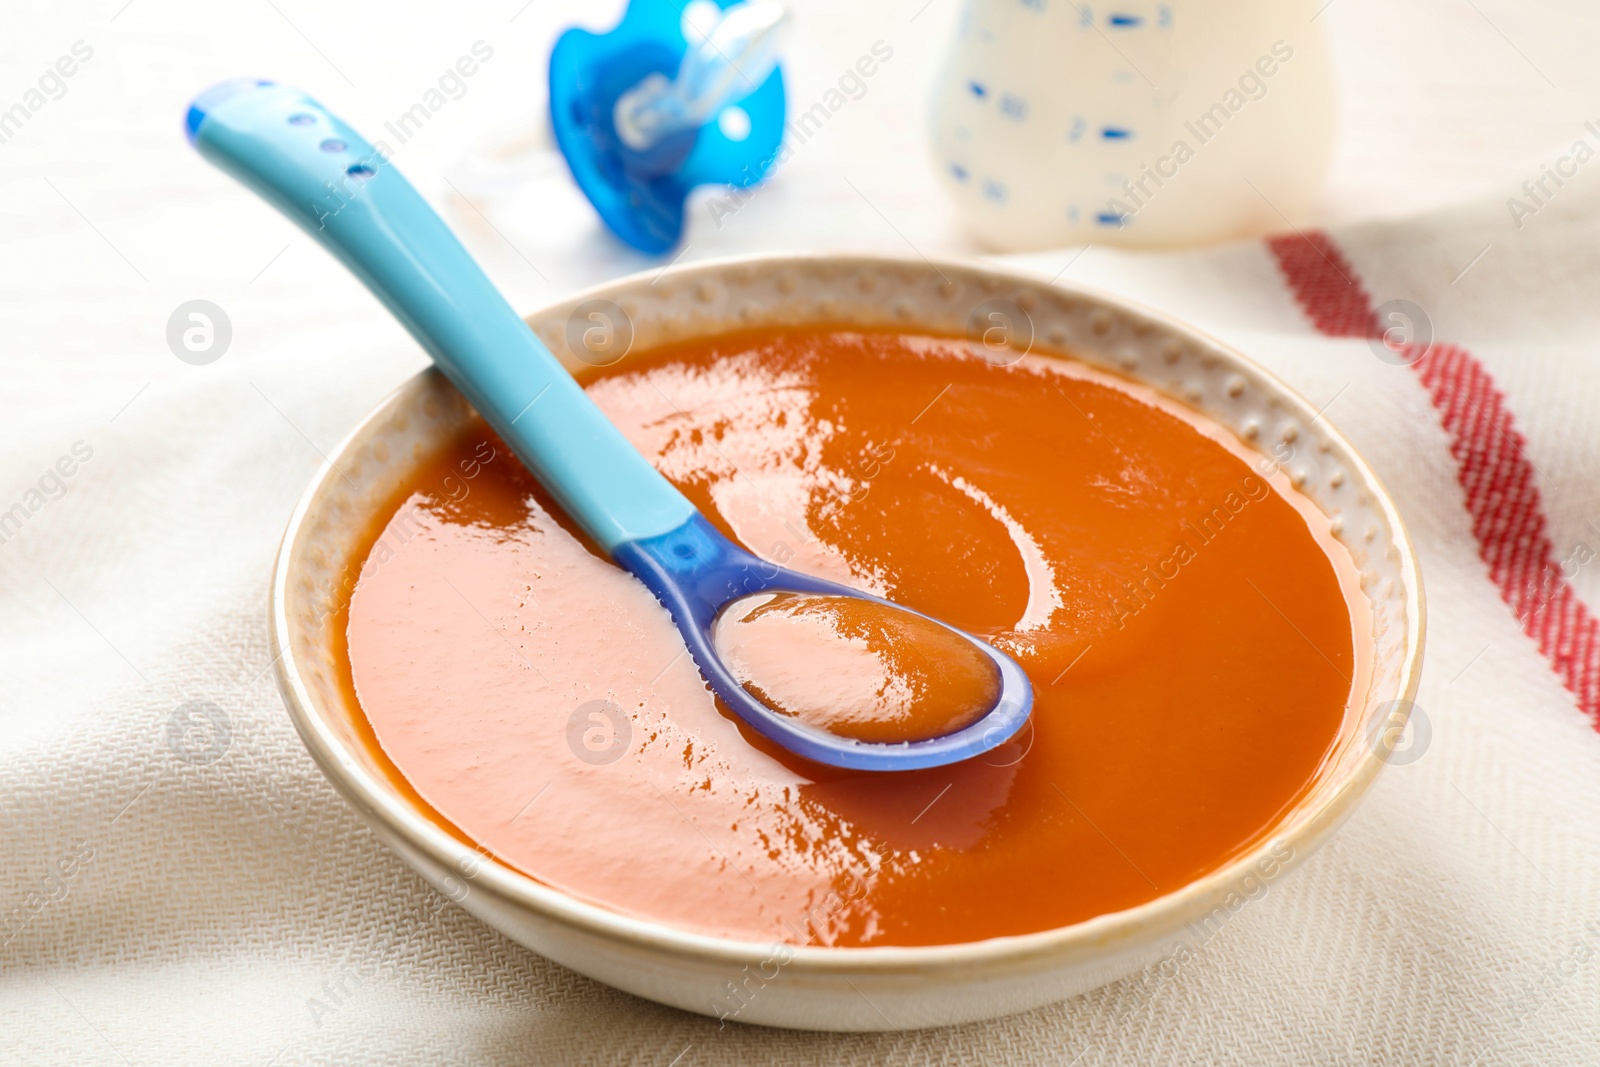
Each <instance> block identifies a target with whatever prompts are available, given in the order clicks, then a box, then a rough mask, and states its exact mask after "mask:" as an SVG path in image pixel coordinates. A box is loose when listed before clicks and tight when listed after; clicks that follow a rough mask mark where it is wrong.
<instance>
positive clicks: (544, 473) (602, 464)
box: [188, 79, 695, 552]
mask: <svg viewBox="0 0 1600 1067" xmlns="http://www.w3.org/2000/svg"><path fill="white" fill-rule="evenodd" d="M188 129H189V139H190V141H191V142H193V144H194V146H195V148H197V149H198V150H199V151H200V154H201V155H203V156H205V157H206V158H207V159H208V160H210V161H211V162H213V163H215V164H216V165H217V166H219V167H221V168H222V169H223V170H225V171H227V172H228V173H229V174H231V175H233V176H234V177H235V178H237V179H239V181H241V182H243V183H244V184H245V185H247V186H248V187H250V188H251V189H253V190H254V191H255V192H256V193H258V194H260V195H261V196H262V197H264V198H265V199H266V200H267V201H268V202H269V203H271V204H272V205H274V206H275V207H277V208H278V210H279V211H282V212H283V213H284V214H285V215H287V216H289V217H290V218H291V219H293V220H294V221H295V222H296V223H298V224H299V225H300V227H301V228H302V229H304V230H305V231H306V232H307V233H309V234H310V235H311V236H312V237H314V238H316V239H317V241H318V242H319V243H320V244H322V246H323V247H324V248H326V249H328V251H330V252H332V253H333V254H334V255H336V256H338V257H339V259H341V260H343V261H344V263H345V264H346V265H347V266H348V267H349V268H350V269H351V270H352V271H354V272H355V274H356V276H357V277H359V278H360V279H361V280H362V281H364V282H365V283H366V284H367V288H369V289H371V290H372V292H373V293H374V294H375V295H376V296H377V297H378V299H380V300H382V301H383V303H384V304H385V305H387V306H388V308H389V310H390V311H392V312H393V313H394V315H395V317H396V318H398V319H399V320H400V321H401V322H402V323H404V324H405V326H406V328H407V329H408V330H410V331H411V333H412V335H413V336H415V337H416V339H417V340H418V341H420V342H421V343H422V347H423V348H425V349H427V351H428V354H429V355H430V356H432V357H433V361H434V362H435V363H436V364H438V366H439V369H440V370H442V371H443V372H444V373H445V376H446V377H448V378H449V379H450V381H451V382H452V383H454V384H455V386H456V388H457V389H459V390H461V392H462V393H463V394H465V396H466V397H467V399H468V400H469V401H471V402H472V405H473V407H475V408H477V409H478V411H479V412H480V413H481V414H482V415H483V417H484V418H485V419H487V420H488V422H489V425H490V426H492V427H493V428H494V430H495V432H496V433H498V434H499V435H500V436H501V437H502V438H504V439H505V441H506V443H507V444H508V445H510V446H511V449H512V451H514V452H515V453H516V454H517V456H518V458H520V459H521V460H522V462H523V463H524V464H526V465H527V466H528V468H529V469H530V470H531V471H533V473H534V474H535V476H537V477H538V479H539V480H540V481H541V482H542V483H543V484H544V486H545V487H546V488H547V489H549V490H550V492H551V493H552V494H553V495H554V496H555V497H556V499H557V501H558V502H559V503H560V504H561V506H562V508H563V509H565V510H566V512H567V514H569V515H571V516H572V517H573V518H574V519H576V520H577V522H578V523H579V524H580V525H582V526H583V528H584V530H586V531H587V532H588V533H589V534H590V536H592V537H593V538H594V539H595V540H596V541H598V542H599V543H600V544H601V546H602V547H604V548H605V549H606V551H607V552H610V551H611V550H612V549H614V548H616V546H618V545H619V544H622V543H624V542H627V541H637V540H641V539H644V538H648V537H654V536H657V535H659V534H663V533H666V532H667V531H669V530H673V529H676V528H677V527H679V526H681V525H683V523H684V522H686V521H687V520H688V519H689V517H690V516H691V515H693V514H695V508H694V505H692V504H690V503H689V501H688V500H687V499H686V498H685V497H684V496H683V494H682V493H680V492H678V490H677V489H675V488H673V486H672V484H671V483H670V482H668V481H667V480H666V479H665V478H663V477H662V476H661V475H660V474H659V473H658V472H657V471H656V469H655V468H654V467H652V466H651V465H650V463H649V462H648V461H647V460H646V459H645V458H644V457H643V456H641V455H640V454H639V453H638V451H637V450H635V449H634V447H633V446H632V445H631V444H629V443H628V440H627V438H625V437H623V436H622V434H621V433H620V432H619V431H618V430H617V428H616V427H615V426H613V425H612V424H611V422H610V420H608V419H607V418H606V417H605V415H603V414H602V413H601V412H600V409H599V408H597V407H595V405H594V402H593V401H591V400H590V399H589V398H588V397H587V396H586V395H584V392H583V390H582V388H580V387H579V386H578V384H577V382H575V381H573V379H572V376H571V375H570V374H568V373H567V371H566V368H564V367H563V366H562V365H561V364H560V362H558V361H557V360H556V358H555V357H554V356H553V355H551V354H550V350H549V349H547V348H546V347H545V346H544V344H543V343H542V342H541V341H540V340H539V338H538V337H537V336H535V334H534V332H533V331H532V330H530V329H529V328H528V326H527V324H526V323H524V322H523V321H522V319H521V318H519V317H518V316H517V313H516V312H515V311H513V310H512V309H511V305H510V304H508V303H506V300H505V298H504V297H502V296H501V295H500V293H499V291H498V290H496V289H495V287H494V286H493V284H491V283H490V281H489V279H488V278H487V277H485V276H484V273H483V271H482V270H481V269H479V267H478V265H477V264H476V263H475V262H473V260H472V257H471V256H470V255H468V254H467V251H466V249H464V248H462V247H461V243H460V242H459V241H457V240H456V238H455V235H454V234H452V233H451V232H450V229H449V227H447V226H446V225H445V224H444V222H443V220H441V219H440V218H439V216H438V215H437V214H435V213H434V211H433V209H432V208H430V207H429V206H428V204H427V202H426V201H425V200H423V199H422V197H421V196H420V195H418V193H417V191H416V190H415V189H413V188H412V187H411V184H410V183H409V182H407V181H406V180H405V178H403V177H401V175H400V172H399V171H397V170H396V169H395V168H394V166H393V164H391V163H388V162H386V161H385V160H384V156H383V154H382V153H380V152H378V151H377V150H375V149H374V148H373V147H372V145H370V144H369V143H368V142H367V141H366V139H365V138H363V137H362V136H361V135H360V134H358V133H356V132H355V131H354V130H352V129H351V128H350V127H349V126H346V125H345V124H344V123H343V122H341V121H339V120H338V119H337V118H335V117H334V116H333V115H331V114H329V113H328V112H327V111H326V110H324V109H323V107H322V106H321V105H320V104H318V103H317V102H316V101H314V100H312V99H311V98H310V97H308V96H306V95H305V94H304V93H302V92H300V91H299V90H297V89H291V88H289V87H288V86H281V85H274V84H272V83H270V82H263V81H258V80H255V79H241V80H236V81H231V82H224V83H222V84H221V85H217V86H214V87H212V88H211V89H208V90H207V91H206V92H204V93H202V94H201V95H200V96H199V97H197V98H196V99H195V101H194V104H193V105H192V106H191V108H190V110H189V118H188Z"/></svg>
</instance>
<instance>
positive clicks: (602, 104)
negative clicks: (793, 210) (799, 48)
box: [550, 0, 788, 254]
mask: <svg viewBox="0 0 1600 1067" xmlns="http://www.w3.org/2000/svg"><path fill="white" fill-rule="evenodd" d="M787 21H788V13H787V11H786V10H785V8H784V6H783V4H782V3H780V2H779V0H744V2H742V3H737V2H734V0H690V2H689V3H688V4H686V5H684V6H683V7H681V8H680V7H679V6H678V5H676V4H674V3H672V2H671V0H632V2H631V3H630V4H629V5H628V10H627V13H626V14H625V15H623V16H622V21H621V22H619V23H618V24H617V27H616V29H614V30H612V31H611V32H610V33H602V34H594V33H589V32H588V31H586V30H579V29H570V30H568V31H567V32H566V33H563V34H562V35H561V38H560V40H558V41H557V42H556V47H555V51H553V52H552V53H551V54H550V123H551V126H552V127H553V129H554V131H555V137H556V143H557V144H559V145H560V146H561V153H562V155H564V156H566V159H567V165H568V166H569V167H571V169H572V176H573V177H574V178H576V179H577V181H578V185H579V187H580V188H581V189H582V190H583V192H584V195H585V196H587V197H588V198H589V202H590V203H592V204H594V207H595V210H596V211H598V212H599V213H600V217H601V219H603V220H604V221H605V224H606V225H607V226H608V227H610V229H611V231H612V232H613V233H615V234H616V235H617V236H618V237H620V238H622V239H623V240H624V241H626V242H627V243H628V244H630V245H632V246H633V247H635V248H637V249H639V250H640V251H642V252H649V253H652V254H657V253H661V252H665V251H667V250H669V249H671V248H672V247H673V246H674V245H676V244H677V243H678V239H679V238H680V237H682V236H683V215H684V202H685V201H686V200H687V199H688V196H689V193H690V191H691V190H693V189H694V188H695V187H696V186H698V185H713V184H715V185H732V186H739V187H743V186H747V185H754V184H755V183H756V182H758V181H760V180H761V179H762V178H763V177H765V176H766V174H767V172H768V171H769V170H771V169H772V164H773V162H774V160H775V159H776V157H777V154H778V149H779V147H780V146H781V145H782V143H783V122H784V93H783V74H782V72H781V71H780V70H778V67H777V63H778V55H777V45H778V40H777V39H778V36H779V33H780V31H781V30H782V28H783V26H784V25H785V23H786V22H787Z"/></svg>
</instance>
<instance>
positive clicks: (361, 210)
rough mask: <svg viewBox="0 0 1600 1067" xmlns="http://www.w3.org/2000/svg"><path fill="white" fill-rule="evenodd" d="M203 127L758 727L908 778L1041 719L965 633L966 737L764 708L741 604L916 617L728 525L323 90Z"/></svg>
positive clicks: (239, 93)
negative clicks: (745, 676)
mask: <svg viewBox="0 0 1600 1067" xmlns="http://www.w3.org/2000/svg"><path fill="white" fill-rule="evenodd" d="M187 127H188V135H189V139H190V141H191V143H192V144H193V145H194V146H195V148H197V149H198V150H199V152H200V154H201V155H203V156H205V157H206V158H207V159H209V160H210V161H211V162H213V163H215V164H216V165H217V166H219V167H221V168H222V169H223V170H225V171H227V172H228V173H229V174H232V175H233V176H234V177H235V178H237V179H239V180H240V181H241V182H243V183H244V184H245V185H246V186H248V187H249V188H250V189H252V190H254V191H255V192H256V193H258V194H259V195H261V196H262V197H263V198H265V199H266V200H267V201H268V202H269V203H271V204H273V205H274V206H276V207H277V208H278V210H279V211H282V212H283V213H284V214H285V215H287V216H289V218H291V219H293V220H294V221H295V222H296V223H298V224H299V225H300V226H301V228H303V229H304V230H305V231H306V232H307V233H309V234H310V235H311V236H312V237H314V238H316V239H317V241H318V242H319V243H321V244H322V245H323V246H324V247H325V248H327V249H328V251H330V252H332V253H333V254H334V255H335V256H337V257H338V258H339V259H340V260H342V261H343V262H344V264H345V265H346V266H348V267H349V268H350V269H351V270H352V271H354V272H355V274H356V276H357V277H359V278H360V279H361V280H362V281H363V282H365V283H366V285H367V287H368V288H369V289H371V290H372V292H373V293H374V294H375V295H376V296H377V297H378V299H379V300H381V301H383V303H384V304H385V305H386V306H387V307H388V308H389V310H390V311H392V312H393V313H394V315H395V317H396V318H398V319H399V320H400V321H401V322H402V323H403V324H405V326H406V328H407V329H408V330H410V331H411V333H412V335H413V336H415V337H416V338H417V340H418V341H420V342H421V343H422V347H423V348H425V349H426V350H427V352H428V354H429V355H430V356H432V357H433V361H434V362H435V363H436V364H437V365H438V366H439V369H440V370H442V371H443V372H444V374H445V376H446V377H447V378H449V380H450V381H451V382H452V383H454V385H455V386H456V388H458V389H460V390H461V392H462V393H463V394H465V396H466V397H467V399H468V400H469V401H471V403H472V405H473V406H474V407H475V408H477V410H478V411H479V413H481V414H482V415H483V417H484V418H485V419H486V420H487V421H488V423H489V425H490V426H491V427H493V428H494V430H495V432H496V433H498V434H499V435H500V436H501V437H502V438H503V439H504V440H505V441H506V443H507V444H508V445H509V446H510V447H511V449H512V450H513V451H514V452H515V453H516V454H517V456H518V458H519V459H521V460H522V462H523V463H524V464H526V465H527V467H528V469H529V470H530V471H532V472H533V474H534V475H535V476H536V477H537V478H538V479H539V481H540V482H541V483H543V485H544V486H545V488H547V489H548V490H549V491H550V493H551V494H552V495H553V496H554V497H555V498H556V500H557V501H558V502H559V503H560V505H561V506H562V508H564V509H565V510H566V512H567V514H568V515H570V516H571V517H572V518H573V519H574V520H575V521H576V522H577V523H578V524H579V525H580V526H582V527H583V529H584V530H585V531H587V532H588V533H589V535H590V536H592V537H593V538H594V539H595V540H596V541H597V542H599V544H600V545H601V547H603V548H604V549H605V550H606V551H607V552H608V553H610V555H611V558H612V559H613V560H614V561H615V562H616V563H617V564H618V565H619V566H621V567H624V568H626V569H627V570H628V571H630V572H631V573H632V574H633V575H634V576H635V577H637V578H638V579H639V580H640V581H642V582H643V583H644V584H645V585H646V586H648V587H649V588H650V590H651V592H653V593H655V595H656V597H657V598H658V599H659V600H660V601H661V603H662V604H663V605H665V606H666V608H667V610H668V612H670V613H671V615H672V619H673V621H674V622H675V623H676V624H677V627H678V630H679V632H681V633H682V635H683V639H684V642H685V643H686V644H687V645H688V648H689V652H690V653H691V654H692V655H693V656H694V661H695V663H696V664H697V665H698V666H699V668H700V672H701V674H702V675H703V676H704V677H705V678H706V680H707V681H708V682H710V684H711V688H712V689H713V690H714V691H715V692H716V694H717V695H718V696H719V697H721V698H722V699H723V701H725V702H726V704H727V705H728V707H730V708H732V709H733V711H734V712H735V713H736V714H738V715H739V717H740V718H741V719H743V720H744V721H745V722H746V723H748V724H749V725H750V726H751V727H753V728H754V729H756V730H757V731H759V732H760V733H762V734H763V735H765V736H766V737H768V738H770V739H771V740H773V741H775V742H777V743H778V744H780V745H782V746H783V747H785V748H787V749H789V750H791V751H793V752H795V753H798V754H799V755H801V756H804V757H806V758H808V759H812V760H816V761H817V762H819V763H826V764H830V765H832V766H835V767H846V768H851V769H855V770H871V771H896V770H913V769H916V768H919V767H936V766H941V765H943V764H948V763H955V762H958V761H960V760H965V759H969V758H971V757H973V756H976V755H978V754H979V753H982V752H986V751H988V750H989V749H991V748H994V747H995V746H997V745H999V744H1002V743H1004V742H1005V741H1006V740H1007V739H1008V738H1010V737H1011V736H1012V734H1014V733H1016V731H1017V730H1018V729H1020V728H1021V726H1022V724H1023V723H1024V722H1026V721H1027V718H1028V714H1029V712H1030V711H1031V710H1032V707H1033V687H1032V686H1031V685H1030V684H1029V681H1028V677H1027V675H1026V674H1024V673H1023V671H1022V668H1021V667H1020V666H1019V665H1018V664H1017V663H1016V661H1015V660H1013V659H1012V658H1011V657H1010V656H1007V655H1005V654H1004V653H1002V652H1000V651H999V650H997V649H994V648H992V647H990V646H989V645H988V644H986V643H984V642H982V641H980V640H978V639H977V638H976V637H973V636H972V635H970V634H966V633H963V632H962V631H959V630H955V628H954V627H949V629H951V630H954V631H955V632H956V633H961V634H962V636H963V637H965V638H966V639H967V640H969V641H971V642H972V643H973V644H974V645H976V646H977V647H978V648H979V649H981V650H982V651H983V653H984V654H986V655H987V656H989V657H990V658H991V659H992V660H993V662H994V664H995V666H996V667H997V668H998V670H999V675H1000V690H999V697H998V699H997V700H996V703H995V705H994V707H993V708H992V709H991V710H990V711H989V713H988V714H987V715H985V716H984V717H983V718H981V719H979V720H978V721H977V722H975V723H973V724H972V725H971V726H968V727H966V728H964V729H961V730H958V731H956V732H954V733H950V734H946V735H944V736H942V737H934V738H929V739H926V740H917V741H910V742H905V743H901V744H882V743H871V742H863V741H856V740H852V739H849V738H845V737H840V736H837V735H835V734H832V733H829V732H827V731H824V730H821V729H818V728H814V727H811V726H808V725H806V724H805V723H803V722H800V721H798V720H797V719H795V718H793V717H791V716H788V715H784V714H780V713H778V712H776V711H774V710H772V709H771V708H769V707H767V706H766V705H765V704H763V703H761V702H760V701H759V700H757V699H756V698H755V697H754V696H752V695H751V694H750V693H748V692H746V691H745V689H744V688H743V687H742V686H741V685H740V684H739V683H738V681H737V680H736V679H735V678H734V677H733V675H732V674H731V673H730V672H729V671H728V669H727V667H726V666H725V665H724V663H723V661H722V659H721V658H720V656H719V655H718V653H717V649H716V647H715V644H714V642H713V637H712V627H713V624H714V623H715V622H716V619H717V616H718V614H719V612H721V610H722V609H723V608H724V607H725V606H726V605H728V604H729V603H731V602H732V601H735V600H738V599H741V598H743V597H746V596H749V595H751V594H754V593H759V592H765V591H793V592H798V593H820V594H824V595H836V596H849V597H858V598H861V599H863V600H869V601H873V602H875V603H878V604H884V605H887V606H889V607H891V608H894V609H896V610H900V611H909V610H910V609H908V608H904V607H902V606H900V605H896V604H890V603H889V602H888V601H884V600H882V599H880V598H878V597H872V596H869V595H867V594H865V593H862V592H861V591H859V590H856V589H851V588H849V587H848V586H842V585H838V584H836V583H833V582H826V581H822V580H820V579H817V578H813V577H810V576H809V575H805V574H799V573H796V572H794V571H790V570H786V569H784V568H782V567H778V566H775V565H774V564H771V563H768V562H767V561H765V560H762V559H760V558H759V557H757V556H754V555H752V554H750V553H749V552H746V551H745V550H744V549H742V548H740V547H739V546H738V545H735V544H733V543H732V542H731V541H729V540H728V539H727V538H725V537H723V536H722V535H721V534H720V533H718V532H717V530H716V529H715V528H714V527H713V526H712V525H711V524H710V523H709V522H707V521H706V519H705V518H704V517H703V516H701V515H700V513H699V512H698V511H696V509H695V507H694V505H693V504H691V503H690V502H689V500H688V499H687V498H686V497H684V495H683V494H682V493H680V492H678V490H677V489H676V488H674V487H673V486H672V484H671V483H670V482H668V481H667V480H666V479H665V478H664V477H662V476H661V474H659V473H658V472H657V471H656V469H655V468H654V467H652V466H651V465H650V463H649V461H648V460H646V459H645V458H644V457H643V456H642V455H640V454H639V453H638V452H637V451H636V450H635V449H634V448H633V446H632V445H630V444H629V443H628V441H627V439H626V438H625V437H624V436H623V435H622V433H621V432H620V431H619V430H618V429H617V428H616V427H615V426H613V425H612V424H611V422H610V421H609V420H608V419H607V418H606V417H605V415H604V414H602V413H601V411H600V409H599V408H597V407H596V406H595V405H594V403H593V402H592V401H591V400H590V399H589V398H588V396H586V395H585V394H584V391H583V389H582V388H581V387H580V386H579V385H578V383H577V382H576V381H574V380H573V378H572V376H571V375H569V374H568V373H567V371H566V369H565V368H564V367H562V365H561V364H560V362H558V361H557V360H556V358H555V357H554V356H553V355H551V353H550V351H549V350H548V349H546V348H545V346H544V344H543V343H542V342H540V340H539V338H538V337H537V336H536V335H535V334H534V332H533V331H532V330H530V329H529V328H528V326H527V324H526V323H524V322H523V321H522V319H521V318H519V317H518V316H517V313H516V312H515V311H513V310H512V308H511V305H510V304H508V303H507V302H506V300H505V298H504V297H502V296H501V295H500V293H499V291H498V290H496V289H495V288H494V286H493V285H492V284H491V283H490V281H489V279H488V278H487V277H486V276H485V275H484V273H483V271H482V270H480V269H479V267H478V265H477V264H476V263H475V262H473V260H472V257H471V256H469V255H468V254H467V251H466V249H464V248H462V247H461V244H460V242H459V241H457V240H456V238H455V235H454V234H452V233H451V232H450V230H449V228H448V227H446V226H445V224H444V222H443V221H442V220H441V219H440V218H439V216H438V215H436V214H435V213H434V212H433V210H432V209H431V208H430V207H429V206H428V205H427V203H426V202H425V201H424V200H423V199H422V197H421V196H420V195H418V194H417V192H416V190H415V189H413V188H412V187H411V185H410V184H409V183H408V182H407V181H406V180H405V178H403V177H401V175H400V174H399V172H398V171H396V170H395V168H394V167H393V166H392V165H390V164H389V163H388V162H387V161H386V160H385V159H384V157H383V155H382V153H380V152H378V151H376V150H375V149H374V148H373V147H372V146H371V145H370V144H369V143H368V142H367V141H366V140H365V139H364V138H362V137H361V136H360V135H359V134H357V133H356V132H355V131H354V130H352V129H351V128H350V127H348V126H346V125H345V124H344V123H343V122H341V121H339V120H338V119H337V118H335V117H334V116H333V115H331V114H329V113H328V112H327V111H326V110H324V109H323V108H322V107H321V106H320V105H318V104H317V103H316V102H315V101H314V100H312V99H311V98H310V97H308V96H306V95H305V94H304V93H302V92H300V91H299V90H297V89H292V88H289V87H288V86H282V85H275V84H273V83H271V82H267V81H261V80H258V79H253V78H252V79H239V80H235V81H229V82H224V83H222V84H220V85H216V86H213V87H212V88H210V89H208V90H206V91H205V92H203V93H201V94H200V95H199V96H198V97H196V98H195V101H194V103H193V104H192V105H191V106H190V108H189V114H188V121H187ZM913 614H920V613H916V612H914V613H913ZM924 617H926V616H924ZM933 621H935V622H939V620H937V619H935V620H933ZM940 625H945V624H943V623H940Z"/></svg>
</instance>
